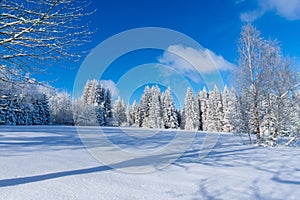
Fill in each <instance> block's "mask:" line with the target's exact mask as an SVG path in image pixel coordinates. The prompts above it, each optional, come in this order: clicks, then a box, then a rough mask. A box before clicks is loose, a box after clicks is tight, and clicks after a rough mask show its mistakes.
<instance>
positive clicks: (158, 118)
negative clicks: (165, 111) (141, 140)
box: [148, 86, 163, 128]
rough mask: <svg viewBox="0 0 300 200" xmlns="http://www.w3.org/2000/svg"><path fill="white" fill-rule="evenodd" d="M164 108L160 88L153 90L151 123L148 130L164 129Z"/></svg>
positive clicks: (155, 87) (153, 88) (156, 87)
mask: <svg viewBox="0 0 300 200" xmlns="http://www.w3.org/2000/svg"><path fill="white" fill-rule="evenodd" d="M162 127H163V118H162V107H161V94H160V89H159V87H158V86H152V88H151V101H150V104H149V121H148V128H162Z"/></svg>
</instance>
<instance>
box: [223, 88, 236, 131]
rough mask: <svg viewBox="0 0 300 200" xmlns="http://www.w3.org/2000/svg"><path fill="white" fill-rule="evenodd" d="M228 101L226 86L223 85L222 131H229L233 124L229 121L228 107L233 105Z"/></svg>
mask: <svg viewBox="0 0 300 200" xmlns="http://www.w3.org/2000/svg"><path fill="white" fill-rule="evenodd" d="M229 101H230V94H229V90H228V87H227V86H226V85H225V86H224V89H223V93H222V106H223V116H221V117H222V121H221V122H222V131H224V132H231V131H232V129H233V124H231V122H230V107H229V106H233V105H232V104H231V102H229ZM229 104H230V105H229Z"/></svg>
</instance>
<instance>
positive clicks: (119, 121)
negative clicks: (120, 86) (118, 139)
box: [113, 97, 127, 126]
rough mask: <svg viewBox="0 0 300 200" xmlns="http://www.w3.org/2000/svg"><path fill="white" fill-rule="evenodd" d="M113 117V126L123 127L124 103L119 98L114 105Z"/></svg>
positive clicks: (124, 120)
mask: <svg viewBox="0 0 300 200" xmlns="http://www.w3.org/2000/svg"><path fill="white" fill-rule="evenodd" d="M113 116H114V125H115V126H124V125H125V124H126V122H127V120H126V107H125V103H124V101H123V100H121V97H118V99H117V100H116V101H115V103H114V106H113Z"/></svg>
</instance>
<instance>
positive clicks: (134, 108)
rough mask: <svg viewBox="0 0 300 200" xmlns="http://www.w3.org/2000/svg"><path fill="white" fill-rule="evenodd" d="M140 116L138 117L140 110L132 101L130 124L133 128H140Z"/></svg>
mask: <svg viewBox="0 0 300 200" xmlns="http://www.w3.org/2000/svg"><path fill="white" fill-rule="evenodd" d="M140 117H141V115H140V108H139V106H138V105H137V102H136V101H135V100H134V101H133V103H132V122H133V124H132V125H133V126H134V127H140V126H141V118H140Z"/></svg>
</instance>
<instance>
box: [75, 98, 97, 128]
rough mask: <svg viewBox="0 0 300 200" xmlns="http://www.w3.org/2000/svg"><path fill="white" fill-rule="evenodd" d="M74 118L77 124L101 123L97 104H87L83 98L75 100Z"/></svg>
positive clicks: (94, 124)
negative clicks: (97, 113) (98, 118)
mask: <svg viewBox="0 0 300 200" xmlns="http://www.w3.org/2000/svg"><path fill="white" fill-rule="evenodd" d="M73 119H74V124H75V125H76V126H97V125H99V123H98V120H97V115H96V110H95V106H93V105H88V104H86V103H85V102H84V100H83V99H82V98H79V99H77V100H75V101H74V102H73Z"/></svg>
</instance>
